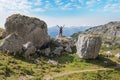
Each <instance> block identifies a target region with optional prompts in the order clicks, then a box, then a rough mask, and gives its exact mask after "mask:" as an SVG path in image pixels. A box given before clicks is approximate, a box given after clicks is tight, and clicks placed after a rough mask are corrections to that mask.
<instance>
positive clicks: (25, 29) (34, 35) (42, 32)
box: [0, 14, 50, 52]
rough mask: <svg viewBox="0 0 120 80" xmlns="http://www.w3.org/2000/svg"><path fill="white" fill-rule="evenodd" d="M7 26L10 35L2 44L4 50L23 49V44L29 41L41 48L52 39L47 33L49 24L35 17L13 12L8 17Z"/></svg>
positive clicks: (0, 47)
mask: <svg viewBox="0 0 120 80" xmlns="http://www.w3.org/2000/svg"><path fill="white" fill-rule="evenodd" d="M5 28H6V29H5V31H6V33H7V35H8V36H7V37H6V38H5V39H4V41H3V42H2V44H1V45H0V49H2V50H3V49H7V50H8V51H11V52H16V51H19V50H21V45H23V44H26V43H27V42H31V43H32V44H33V45H32V46H34V47H37V48H39V47H41V46H43V45H45V44H47V43H48V42H49V39H50V37H49V36H48V33H47V24H46V23H45V22H44V21H42V20H40V19H37V18H33V17H28V16H24V15H20V14H13V15H11V16H10V17H8V18H7V20H6V23H5ZM16 46H17V47H18V48H17V47H16ZM16 48H17V49H16Z"/></svg>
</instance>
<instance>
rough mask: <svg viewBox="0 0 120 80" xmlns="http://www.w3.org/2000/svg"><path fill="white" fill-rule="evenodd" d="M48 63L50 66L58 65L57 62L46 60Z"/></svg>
mask: <svg viewBox="0 0 120 80" xmlns="http://www.w3.org/2000/svg"><path fill="white" fill-rule="evenodd" d="M48 63H49V64H52V65H57V64H58V62H56V61H55V60H48Z"/></svg>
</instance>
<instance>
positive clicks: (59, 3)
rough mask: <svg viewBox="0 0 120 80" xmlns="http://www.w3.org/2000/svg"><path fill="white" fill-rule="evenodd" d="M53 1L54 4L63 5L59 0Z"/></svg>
mask: <svg viewBox="0 0 120 80" xmlns="http://www.w3.org/2000/svg"><path fill="white" fill-rule="evenodd" d="M55 3H56V5H63V4H64V3H63V2H62V1H61V0H56V1H55Z"/></svg>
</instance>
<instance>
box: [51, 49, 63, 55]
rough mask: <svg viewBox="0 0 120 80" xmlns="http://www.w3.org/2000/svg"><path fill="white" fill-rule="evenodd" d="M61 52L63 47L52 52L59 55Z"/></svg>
mask: <svg viewBox="0 0 120 80" xmlns="http://www.w3.org/2000/svg"><path fill="white" fill-rule="evenodd" d="M62 51H63V47H56V49H55V50H54V51H53V53H54V54H57V55H60V54H61V52H62Z"/></svg>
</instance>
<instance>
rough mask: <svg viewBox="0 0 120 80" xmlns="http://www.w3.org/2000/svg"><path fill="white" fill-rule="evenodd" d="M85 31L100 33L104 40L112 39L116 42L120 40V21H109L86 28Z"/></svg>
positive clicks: (87, 32)
mask: <svg viewBox="0 0 120 80" xmlns="http://www.w3.org/2000/svg"><path fill="white" fill-rule="evenodd" d="M84 33H86V34H99V35H100V36H101V37H102V39H103V40H104V41H110V42H111V43H113V44H114V43H115V42H119V40H120V22H119V21H116V22H109V23H107V24H105V25H100V26H95V27H92V28H90V29H88V30H86V31H85V32H84Z"/></svg>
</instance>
